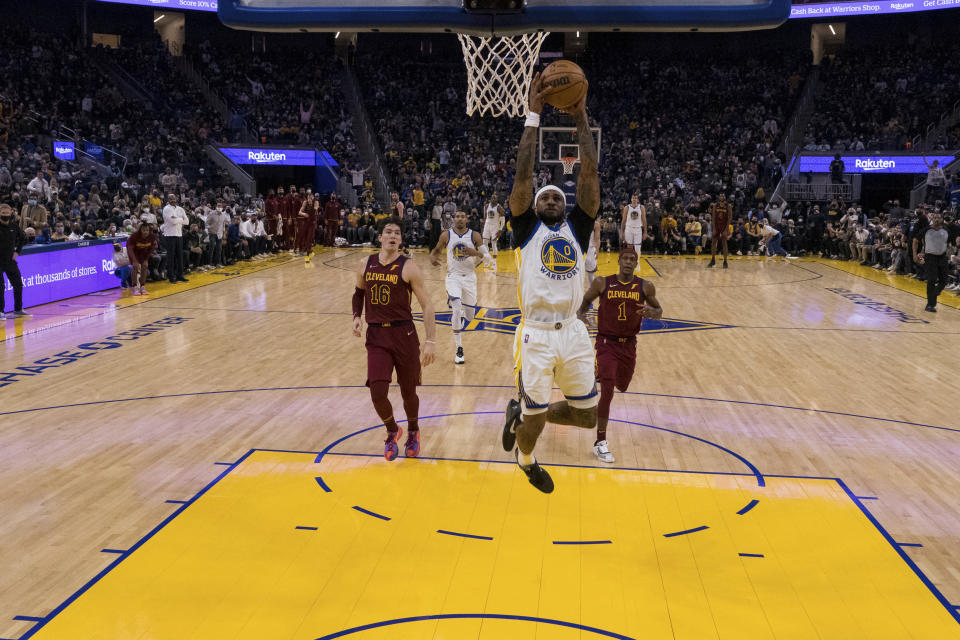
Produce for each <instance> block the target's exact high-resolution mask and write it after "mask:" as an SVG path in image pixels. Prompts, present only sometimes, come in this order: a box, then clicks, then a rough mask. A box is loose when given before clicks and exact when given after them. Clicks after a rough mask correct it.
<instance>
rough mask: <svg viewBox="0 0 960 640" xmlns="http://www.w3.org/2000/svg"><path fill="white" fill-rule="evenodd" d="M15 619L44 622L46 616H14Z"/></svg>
mask: <svg viewBox="0 0 960 640" xmlns="http://www.w3.org/2000/svg"><path fill="white" fill-rule="evenodd" d="M13 619H14V620H16V621H18V622H43V620H44V618H38V617H36V616H13ZM24 637H26V636H24Z"/></svg>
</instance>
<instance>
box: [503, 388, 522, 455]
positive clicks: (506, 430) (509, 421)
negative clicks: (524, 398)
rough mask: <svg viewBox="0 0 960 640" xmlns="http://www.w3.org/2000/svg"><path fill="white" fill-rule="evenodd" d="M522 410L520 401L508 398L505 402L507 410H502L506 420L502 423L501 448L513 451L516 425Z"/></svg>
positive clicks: (515, 439)
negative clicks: (508, 400)
mask: <svg viewBox="0 0 960 640" xmlns="http://www.w3.org/2000/svg"><path fill="white" fill-rule="evenodd" d="M522 415H523V410H522V409H521V408H520V402H518V401H517V400H514V399H513V398H510V402H508V403H507V410H506V411H505V412H504V417H505V418H506V421H505V422H504V425H503V450H504V451H513V448H514V447H515V446H516V444H517V427H518V426H520V423H521V422H522V420H521V416H522Z"/></svg>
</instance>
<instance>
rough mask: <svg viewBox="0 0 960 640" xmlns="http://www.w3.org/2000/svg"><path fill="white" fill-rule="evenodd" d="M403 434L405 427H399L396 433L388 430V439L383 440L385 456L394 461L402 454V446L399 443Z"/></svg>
mask: <svg viewBox="0 0 960 640" xmlns="http://www.w3.org/2000/svg"><path fill="white" fill-rule="evenodd" d="M401 435H403V429H400V428H398V429H397V431H396V433H390V432H389V431H388V432H387V439H386V440H384V441H383V457H384V458H386V459H387V460H389V461H390V462H393V461H394V460H396V459H397V456H398V455H400V447H399V445H398V444H397V443H398V442H399V441H400V436H401Z"/></svg>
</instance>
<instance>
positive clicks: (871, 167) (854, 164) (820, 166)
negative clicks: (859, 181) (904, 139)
mask: <svg viewBox="0 0 960 640" xmlns="http://www.w3.org/2000/svg"><path fill="white" fill-rule="evenodd" d="M840 159H841V160H843V164H844V169H843V171H844V173H926V172H927V171H929V170H930V169H929V167H927V163H929V164H933V161H934V160H938V161H939V162H940V166H941V167H944V166H946V165H947V164H949V163H951V162H953V159H954V156H923V155H916V156H911V155H902V156H901V155H896V156H882V155H841V156H840ZM831 162H833V156H800V169H799V170H800V173H807V172H810V173H830V163H831Z"/></svg>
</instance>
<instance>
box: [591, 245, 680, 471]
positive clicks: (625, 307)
mask: <svg viewBox="0 0 960 640" xmlns="http://www.w3.org/2000/svg"><path fill="white" fill-rule="evenodd" d="M618 264H619V266H620V269H619V271H618V272H617V273H616V275H612V276H607V277H606V278H597V279H596V280H594V281H593V283H592V284H591V285H590V288H589V289H587V292H586V293H585V294H584V296H583V303H582V304H581V305H580V313H578V314H577V315H579V316H580V319H581V320H584V322H586V318H585V316H586V313H587V310H588V309H589V308H590V303H592V302H593V301H594V300H596V299H597V298H600V307H599V308H598V309H597V379H598V380H600V406H599V407H598V408H597V440H596V442H594V444H593V453H594V455H596V456H597V457H598V458H600V460H601V461H602V462H613V461H614V460H613V454H612V453H610V447H609V445H607V421H608V420H609V419H610V402H611V401H612V400H613V389H614V387H616V388H617V389H619V390H620V391H626V390H627V387H629V386H630V379H631V378H633V371H634V369H635V367H636V364H637V332H638V331H640V323H641V322H642V321H643V318H653V319H659V318H660V316H662V315H663V309H661V308H660V303H659V302H658V301H657V290H656V288H655V287H654V286H653V283H652V282H650V281H648V280H644V279H643V278H638V277H637V276H635V275H634V273H633V271H634V269H636V268H637V252H636V251H634V250H633V247H631V246H630V245H627V246H626V247H624V248H623V249H621V250H620V259H619V262H618Z"/></svg>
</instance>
